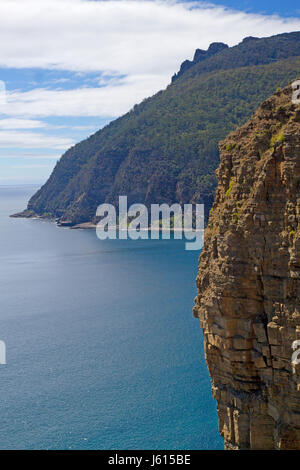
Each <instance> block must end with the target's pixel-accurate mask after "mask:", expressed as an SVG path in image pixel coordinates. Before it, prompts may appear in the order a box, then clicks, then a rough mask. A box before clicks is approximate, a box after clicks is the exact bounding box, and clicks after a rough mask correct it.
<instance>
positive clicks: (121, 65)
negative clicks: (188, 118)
mask: <svg viewBox="0 0 300 470" xmlns="http://www.w3.org/2000/svg"><path fill="white" fill-rule="evenodd" d="M20 5H22V8H20ZM296 30H300V8H298V6H297V4H296V2H294V1H293V2H292V1H291V0H287V1H285V2H279V1H277V0H275V1H272V2H270V1H266V0H261V1H247V0H246V1H236V0H224V1H221V0H215V1H214V2H213V3H203V2H197V1H192V2H190V1H187V0H182V1H177V2H176V1H175V0H170V1H169V0H139V1H136V0H105V1H100V0H98V1H89V0H10V1H7V0H0V37H1V41H0V80H1V82H2V84H3V86H5V93H4V91H3V89H1V86H0V185H1V184H30V183H38V184H42V183H43V182H45V180H46V179H47V177H48V176H49V174H50V173H51V171H52V169H53V167H54V165H55V163H56V161H57V160H58V158H60V156H61V155H62V153H63V152H64V151H65V150H66V149H68V148H69V147H70V146H71V145H73V144H75V143H76V142H78V141H80V140H82V139H84V138H86V137H87V136H89V135H90V134H92V133H93V132H95V131H96V130H98V129H99V128H101V127H103V126H104V125H105V124H107V123H108V122H109V121H111V120H112V119H115V118H116V117H118V116H120V115H122V114H124V113H125V112H126V111H128V110H129V109H130V108H131V107H132V106H133V105H134V104H135V103H137V102H140V101H141V100H142V99H143V98H145V97H147V96H150V95H152V94H153V93H155V92H156V91H158V90H160V89H162V88H164V87H165V86H166V85H167V84H168V83H169V81H170V77H171V76H172V75H173V73H174V72H175V71H177V70H178V68H179V66H180V63H181V62H182V61H183V60H185V59H187V58H191V57H192V56H193V53H194V50H195V49H196V48H197V47H200V48H204V49H206V48H207V47H208V46H209V44H210V43H211V42H213V41H223V42H226V43H227V44H229V45H230V46H232V45H235V44H237V43H239V42H240V41H241V40H242V39H243V38H244V37H245V36H249V35H252V36H258V37H262V36H270V35H272V34H278V33H282V32H286V31H296Z"/></svg>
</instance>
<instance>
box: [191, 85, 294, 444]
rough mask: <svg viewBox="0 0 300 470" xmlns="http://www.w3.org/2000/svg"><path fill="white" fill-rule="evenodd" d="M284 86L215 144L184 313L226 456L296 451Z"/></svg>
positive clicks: (288, 120) (289, 116)
mask: <svg viewBox="0 0 300 470" xmlns="http://www.w3.org/2000/svg"><path fill="white" fill-rule="evenodd" d="M291 97H292V89H291V87H290V86H288V87H286V88H285V89H284V90H283V91H279V92H277V93H275V94H274V95H273V96H272V97H271V98H270V99H268V100H267V101H265V102H264V103H263V104H262V106H261V107H260V108H259V109H258V111H257V112H256V113H255V115H254V117H253V118H252V119H251V120H250V121H249V122H248V123H247V124H245V125H243V126H242V127H241V128H240V129H238V130H237V131H235V132H234V133H232V134H231V135H229V137H228V138H227V139H226V140H225V141H224V142H222V143H221V144H220V151H221V154H220V159H221V163H220V166H219V168H218V171H217V177H218V188H217V194H216V200H215V202H214V205H213V208H212V211H211V214H210V218H209V224H208V227H207V229H206V231H205V241H204V248H203V251H202V253H201V256H200V265H199V273H198V276H197V288H198V296H197V298H196V305H195V308H194V313H195V316H196V317H199V318H200V321H201V325H202V328H203V332H204V338H205V355H206V361H207V365H208V368H209V372H210V375H211V378H212V391H213V396H214V397H215V399H216V400H217V404H218V415H219V429H220V433H221V434H222V436H223V437H224V441H225V447H226V448H227V449H300V365H299V364H296V363H295V362H294V363H292V353H293V349H292V343H293V342H294V341H295V340H297V339H300V105H294V104H292V101H291Z"/></svg>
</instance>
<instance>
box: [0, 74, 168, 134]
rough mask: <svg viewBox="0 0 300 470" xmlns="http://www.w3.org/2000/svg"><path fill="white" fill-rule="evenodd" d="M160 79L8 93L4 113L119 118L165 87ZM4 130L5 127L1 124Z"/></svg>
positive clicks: (148, 78) (141, 79) (140, 79)
mask: <svg viewBox="0 0 300 470" xmlns="http://www.w3.org/2000/svg"><path fill="white" fill-rule="evenodd" d="M165 85H166V83H164V79H163V78H162V77H160V76H153V77H152V76H150V77H149V76H134V75H133V76H129V77H126V78H124V79H123V80H122V81H119V82H118V84H114V85H111V86H107V87H100V88H78V89H75V90H48V89H44V88H36V89H34V90H31V91H27V92H20V91H16V92H7V93H6V104H5V105H4V107H3V108H2V112H3V113H5V114H7V115H11V116H22V117H30V116H39V117H45V116H101V117H116V116H119V115H120V114H123V113H125V112H126V111H128V110H129V109H130V108H131V107H132V106H133V105H134V104H135V103H137V102H139V101H141V100H142V99H143V98H144V97H145V96H147V95H148V94H149V93H150V94H151V93H154V92H155V91H156V88H157V87H158V88H161V87H163V86H165ZM0 126H1V124H0Z"/></svg>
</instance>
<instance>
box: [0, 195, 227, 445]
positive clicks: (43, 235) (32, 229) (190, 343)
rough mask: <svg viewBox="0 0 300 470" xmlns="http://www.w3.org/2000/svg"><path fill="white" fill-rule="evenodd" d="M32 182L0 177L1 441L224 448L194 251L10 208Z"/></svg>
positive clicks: (179, 244)
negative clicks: (196, 312) (197, 309)
mask: <svg viewBox="0 0 300 470" xmlns="http://www.w3.org/2000/svg"><path fill="white" fill-rule="evenodd" d="M34 191H35V188H32V187H18V188H17V187H14V188H9V187H0V302H1V304H0V305H1V306H0V339H1V340H4V341H5V342H6V347H7V364H6V365H0V377H1V388H0V389H1V400H0V448H1V449H221V448H223V442H222V440H221V438H220V437H219V435H218V430H217V414H216V404H215V402H214V400H213V399H212V397H211V391H210V380H209V376H208V372H207V368H206V365H205V361H204V355H203V347H202V332H201V331H200V326H199V321H197V320H195V319H194V318H193V316H192V306H193V299H194V296H195V276H196V270H197V258H198V253H197V252H196V251H185V250H184V241H181V240H152V241H150V240H149V241H147V240H144V241H141V240H137V241H132V240H106V241H99V240H98V239H97V238H96V235H95V232H94V231H89V230H86V231H82V230H69V229H62V228H58V227H56V225H55V224H53V223H51V222H48V221H40V220H25V219H11V218H9V217H8V216H9V214H11V213H14V212H17V211H19V210H22V209H23V208H24V207H25V204H26V201H27V200H28V198H29V196H30V195H31V194H32V193H33V192H34Z"/></svg>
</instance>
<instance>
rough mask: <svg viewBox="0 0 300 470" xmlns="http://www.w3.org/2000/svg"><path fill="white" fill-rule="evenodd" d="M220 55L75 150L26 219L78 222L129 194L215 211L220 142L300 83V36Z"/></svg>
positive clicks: (248, 44)
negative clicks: (296, 81)
mask: <svg viewBox="0 0 300 470" xmlns="http://www.w3.org/2000/svg"><path fill="white" fill-rule="evenodd" d="M212 49H216V50H215V52H214V53H213V55H211V53H209V54H208V55H205V54H204V56H205V57H204V58H202V59H201V61H196V62H195V63H193V64H192V65H191V66H189V67H187V69H186V70H185V71H183V72H182V71H181V72H180V73H179V74H178V75H177V76H176V77H175V78H173V82H172V83H171V84H170V85H169V86H168V87H167V89H166V90H164V91H161V92H159V93H157V94H156V95H154V96H153V97H151V98H148V99H146V100H144V101H143V102H142V103H141V104H139V105H136V106H135V107H134V108H133V110H131V111H130V112H129V113H127V114H126V115H125V116H123V117H121V118H119V119H117V120H115V121H113V122H112V123H111V124H109V125H108V126H106V127H105V128H104V129H102V130H100V131H98V132H97V133H96V134H94V135H92V136H91V137H89V138H88V139H86V140H84V141H83V142H81V143H79V144H77V145H76V146H74V147H72V148H71V149H70V150H68V151H67V152H66V153H65V154H64V155H63V156H62V158H61V159H60V161H59V162H58V163H57V165H56V167H55V169H54V171H53V173H52V175H51V177H50V178H49V180H48V181H47V183H46V184H45V185H44V186H43V187H42V188H41V189H40V190H39V191H38V192H37V193H36V194H35V195H34V196H33V197H32V199H31V200H30V201H29V204H28V210H27V211H25V213H24V215H27V216H31V215H33V214H38V215H42V216H45V217H55V218H59V219H60V221H62V222H64V223H68V224H70V225H72V224H77V223H81V222H86V221H90V220H92V219H93V218H94V216H95V211H96V208H97V206H98V205H99V204H100V203H102V202H104V201H107V202H114V203H116V202H117V200H118V196H119V195H123V194H125V195H127V196H128V199H129V202H144V203H146V204H148V205H149V204H151V203H153V202H158V203H162V202H167V203H169V204H171V203H174V202H180V203H188V202H198V203H205V205H206V211H208V210H209V209H210V207H211V204H212V202H213V198H214V192H215V187H216V179H215V173H214V172H215V169H216V167H217V166H218V162H219V156H218V149H217V143H218V142H219V141H220V140H221V139H223V138H224V137H225V136H226V135H227V134H228V133H229V132H230V131H232V130H233V129H235V128H236V127H237V126H239V125H240V124H242V123H244V122H245V121H246V120H247V119H248V118H249V117H250V116H251V114H252V113H253V112H254V110H255V109H256V108H257V107H258V106H259V105H260V103H261V102H262V101H264V100H265V99H266V98H267V97H268V96H270V95H271V94H272V93H273V92H274V91H275V90H276V89H277V88H278V87H283V86H286V85H287V84H288V83H289V82H290V81H292V80H294V79H296V78H299V77H300V33H290V34H283V35H279V36H274V37H271V38H264V39H257V38H247V39H246V40H244V41H243V42H242V43H241V44H239V45H238V46H235V47H232V48H227V47H226V46H224V47H223V46H221V47H216V48H214V47H213V48H212ZM198 56H199V57H200V56H203V54H202V53H199V52H198Z"/></svg>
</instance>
